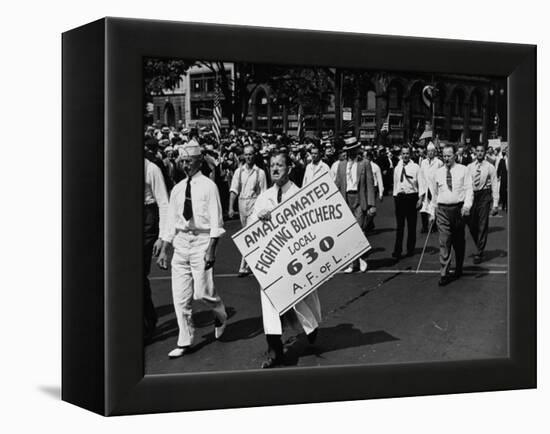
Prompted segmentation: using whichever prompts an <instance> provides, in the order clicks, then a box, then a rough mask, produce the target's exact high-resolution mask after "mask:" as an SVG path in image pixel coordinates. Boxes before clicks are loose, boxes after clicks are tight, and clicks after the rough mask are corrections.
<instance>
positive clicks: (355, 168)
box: [334, 137, 376, 273]
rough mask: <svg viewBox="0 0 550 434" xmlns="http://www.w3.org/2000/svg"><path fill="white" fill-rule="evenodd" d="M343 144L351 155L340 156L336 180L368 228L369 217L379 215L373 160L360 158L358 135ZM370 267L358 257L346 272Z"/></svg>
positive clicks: (358, 221)
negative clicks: (343, 157)
mask: <svg viewBox="0 0 550 434" xmlns="http://www.w3.org/2000/svg"><path fill="white" fill-rule="evenodd" d="M344 143H345V146H344V147H343V148H342V150H343V151H345V152H346V155H347V159H344V160H340V161H338V162H337V165H336V166H335V172H336V176H335V179H334V181H335V183H336V187H338V190H340V193H341V194H342V196H343V197H344V199H345V201H346V203H347V204H348V206H349V208H350V210H351V212H352V213H353V215H354V216H355V219H356V220H357V223H358V224H359V226H360V227H361V229H363V231H364V230H365V228H366V225H367V223H368V221H367V219H368V217H374V216H375V215H376V195H375V192H374V176H373V174H372V167H371V165H370V163H368V162H367V161H365V160H360V159H359V154H358V150H359V146H360V143H359V142H358V141H357V138H355V137H350V138H348V139H345V140H344ZM355 271H361V272H362V273H364V272H365V271H367V261H365V260H364V259H362V258H358V259H356V260H355V261H353V263H352V264H350V266H349V267H348V268H346V269H345V270H344V272H346V273H353V272H355Z"/></svg>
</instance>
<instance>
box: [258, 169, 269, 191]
mask: <svg viewBox="0 0 550 434" xmlns="http://www.w3.org/2000/svg"><path fill="white" fill-rule="evenodd" d="M259 173H260V193H263V192H264V191H266V190H267V179H266V176H265V171H264V170H263V169H259Z"/></svg>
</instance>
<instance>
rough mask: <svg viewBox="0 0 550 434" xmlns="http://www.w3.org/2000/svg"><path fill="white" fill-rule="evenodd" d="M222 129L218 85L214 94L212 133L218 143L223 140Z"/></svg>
mask: <svg viewBox="0 0 550 434" xmlns="http://www.w3.org/2000/svg"><path fill="white" fill-rule="evenodd" d="M221 127H222V106H221V104H220V87H219V85H218V84H216V90H215V92H214V110H213V119H212V131H214V136H215V137H216V141H217V142H218V143H220V140H221V136H222V134H221Z"/></svg>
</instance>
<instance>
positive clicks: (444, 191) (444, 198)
mask: <svg viewBox="0 0 550 434" xmlns="http://www.w3.org/2000/svg"><path fill="white" fill-rule="evenodd" d="M443 163H444V164H445V165H444V166H443V167H440V168H439V169H437V170H436V172H435V176H434V179H433V183H434V186H433V192H434V197H433V202H432V204H433V207H434V212H435V219H436V221H437V227H438V229H439V262H440V263H441V276H440V279H439V286H445V285H447V284H448V283H449V282H450V281H451V276H450V273H449V269H450V267H451V248H452V249H453V250H454V252H455V261H456V266H455V272H454V278H455V279H458V278H459V277H460V276H461V275H462V266H463V264H464V250H465V247H466V240H465V238H464V218H465V217H468V216H469V215H470V209H471V208H472V196H473V193H472V177H471V175H470V171H469V170H468V168H467V167H466V166H463V165H462V164H458V163H456V162H455V150H454V146H452V145H445V147H444V149H443ZM433 215H434V214H432V216H430V220H432V219H433V218H434V217H433Z"/></svg>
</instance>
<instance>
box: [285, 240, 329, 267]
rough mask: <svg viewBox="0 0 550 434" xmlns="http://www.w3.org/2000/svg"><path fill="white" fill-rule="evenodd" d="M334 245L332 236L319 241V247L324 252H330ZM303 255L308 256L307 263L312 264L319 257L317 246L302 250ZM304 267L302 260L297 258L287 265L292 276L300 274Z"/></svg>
mask: <svg viewBox="0 0 550 434" xmlns="http://www.w3.org/2000/svg"><path fill="white" fill-rule="evenodd" d="M333 247H334V239H333V238H332V237H325V238H323V239H322V240H321V241H319V249H320V250H321V251H322V252H328V251H329V250H330V249H332V248H333ZM302 256H304V257H305V258H306V260H307V262H306V264H311V263H313V262H315V260H316V259H317V258H318V257H319V253H317V251H316V250H315V247H310V248H309V249H307V250H304V251H303V252H302ZM302 268H304V266H303V264H302V263H301V262H300V261H298V259H297V258H296V259H293V260H292V261H290V262H289V264H288V265H287V267H286V269H287V271H288V274H290V275H291V276H294V275H296V274H298V273H299V272H300V271H301V270H302Z"/></svg>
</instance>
